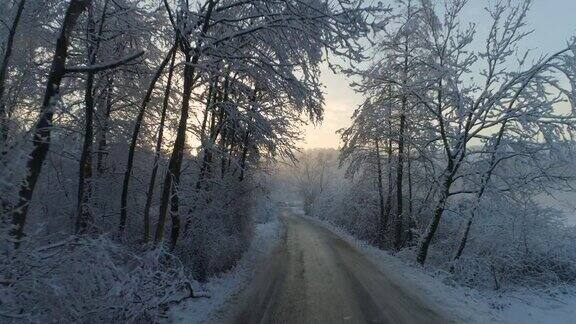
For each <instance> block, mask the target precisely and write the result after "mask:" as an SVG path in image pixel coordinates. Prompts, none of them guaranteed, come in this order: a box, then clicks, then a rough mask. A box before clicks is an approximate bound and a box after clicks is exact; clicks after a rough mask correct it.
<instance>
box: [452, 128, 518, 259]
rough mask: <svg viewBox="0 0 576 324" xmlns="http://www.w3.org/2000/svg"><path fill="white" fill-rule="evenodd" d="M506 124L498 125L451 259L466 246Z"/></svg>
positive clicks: (490, 175) (457, 255)
mask: <svg viewBox="0 0 576 324" xmlns="http://www.w3.org/2000/svg"><path fill="white" fill-rule="evenodd" d="M506 124H507V123H506V122H504V123H503V124H502V126H501V127H500V130H499V131H498V134H497V135H496V141H495V142H494V147H493V150H492V153H491V155H490V163H489V164H488V171H487V172H486V173H485V174H484V176H483V177H482V181H481V184H480V189H479V190H478V193H476V199H475V201H474V206H473V207H472V209H471V211H470V217H469V218H468V220H467V221H466V225H465V226H464V230H463V231H462V238H461V239H460V244H459V245H458V249H457V250H456V253H455V254H454V257H453V258H452V261H456V260H458V259H460V257H461V256H462V253H463V252H464V248H466V242H467V241H468V235H469V234H470V227H472V222H473V221H474V217H475V216H476V211H477V210H478V208H479V206H480V201H481V200H482V196H484V193H485V192H486V187H487V186H488V183H489V182H490V178H491V177H492V173H493V172H494V169H495V168H496V165H497V164H498V162H497V158H496V153H497V152H498V148H499V147H500V143H502V137H503V136H504V132H505V131H506ZM450 270H454V268H453V267H451V268H450Z"/></svg>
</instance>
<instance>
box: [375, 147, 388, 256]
mask: <svg viewBox="0 0 576 324" xmlns="http://www.w3.org/2000/svg"><path fill="white" fill-rule="evenodd" d="M375 143H376V167H377V168H376V169H377V172H378V198H379V202H380V209H379V221H380V226H378V245H379V246H380V248H384V237H385V235H386V226H387V225H388V220H387V219H386V217H385V216H386V214H385V213H384V188H383V183H382V181H383V180H382V160H381V156H380V144H379V141H378V139H377V140H376V141H375Z"/></svg>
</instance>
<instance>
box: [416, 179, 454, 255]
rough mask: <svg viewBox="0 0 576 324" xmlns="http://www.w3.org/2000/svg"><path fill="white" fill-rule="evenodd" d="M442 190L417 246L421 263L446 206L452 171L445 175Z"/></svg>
mask: <svg viewBox="0 0 576 324" xmlns="http://www.w3.org/2000/svg"><path fill="white" fill-rule="evenodd" d="M442 186H443V188H442V189H443V190H442V193H441V196H440V199H439V200H438V202H437V203H436V207H435V208H434V215H433V217H432V221H431V222H430V224H429V225H428V229H427V231H426V233H425V234H424V236H423V237H422V241H421V242H420V246H419V248H418V256H417V258H416V261H417V262H418V263H420V264H421V265H424V263H425V262H426V257H427V256H428V249H429V248H430V243H431V242H432V239H433V238H434V234H436V231H437V230H438V225H439V224H440V219H441V218H442V214H443V213H444V208H445V207H446V202H447V201H448V195H449V192H450V188H451V186H452V173H451V172H450V175H448V176H446V178H445V180H444V182H443V184H442Z"/></svg>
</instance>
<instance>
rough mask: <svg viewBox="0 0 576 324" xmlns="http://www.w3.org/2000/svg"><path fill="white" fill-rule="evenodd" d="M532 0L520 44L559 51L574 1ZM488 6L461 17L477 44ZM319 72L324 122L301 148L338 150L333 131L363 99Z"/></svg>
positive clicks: (475, 3)
mask: <svg viewBox="0 0 576 324" xmlns="http://www.w3.org/2000/svg"><path fill="white" fill-rule="evenodd" d="M389 1H390V0H389ZM511 1H512V2H515V1H519V0H511ZM533 1H534V3H533V5H532V9H531V11H530V13H529V16H528V23H529V24H530V28H531V29H534V32H533V33H532V34H531V35H529V36H528V37H526V39H525V40H524V41H523V45H524V46H525V49H531V50H533V51H534V52H533V53H535V54H538V53H541V54H545V53H549V52H556V51H558V50H560V49H562V48H563V47H565V46H566V42H567V40H568V39H570V37H572V36H576V0H533ZM489 3H490V0H470V1H469V4H468V6H467V7H466V9H465V11H464V13H463V16H462V21H463V22H474V23H476V24H477V27H476V29H477V40H478V41H481V40H482V39H484V38H485V35H486V34H487V30H488V28H489V26H490V19H489V16H488V13H487V12H486V11H485V10H484V8H485V7H486V6H487V5H488V4H489ZM322 71H323V73H322V82H323V84H324V86H325V98H326V106H325V115H324V121H323V123H322V124H321V125H318V126H313V125H309V126H308V127H306V128H305V129H304V131H305V134H304V141H303V142H302V145H301V146H302V147H304V148H315V147H324V148H326V147H329V148H338V147H339V145H340V138H339V136H338V134H336V131H337V130H338V129H341V128H345V127H347V126H348V125H350V117H351V116H352V113H353V112H354V109H355V108H356V107H357V106H358V105H359V104H360V103H361V102H362V97H361V96H360V95H359V94H356V93H355V92H354V90H353V89H352V88H350V86H349V83H350V80H349V79H348V78H347V77H346V76H343V75H336V74H334V73H332V71H330V70H329V69H328V68H323V69H322Z"/></svg>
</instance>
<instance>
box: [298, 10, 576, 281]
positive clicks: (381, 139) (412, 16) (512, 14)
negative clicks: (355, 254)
mask: <svg viewBox="0 0 576 324" xmlns="http://www.w3.org/2000/svg"><path fill="white" fill-rule="evenodd" d="M469 6H470V4H469V3H468V2H467V1H457V0H446V1H439V2H432V1H416V0H398V1H394V5H393V11H392V13H391V14H390V15H386V17H384V18H382V20H381V22H382V29H381V30H380V31H378V32H377V33H376V35H375V38H374V48H373V60H372V64H371V65H370V66H369V67H367V68H365V69H354V70H350V71H349V72H350V74H351V75H354V76H356V77H357V78H358V82H357V83H356V84H355V87H356V89H357V90H358V91H359V92H361V93H362V94H363V95H364V97H365V101H364V102H363V104H362V105H360V106H359V107H358V108H357V109H356V111H355V112H354V115H353V116H352V124H351V126H350V127H348V128H346V129H343V130H342V131H341V135H342V140H343V147H342V149H341V152H340V157H339V158H340V164H341V166H343V168H344V169H345V170H346V176H347V177H349V178H350V179H351V180H349V181H345V180H344V179H343V178H338V177H336V178H337V179H338V180H333V179H332V180H329V179H328V178H334V177H325V176H324V179H326V180H324V181H326V183H324V184H323V185H321V186H320V185H310V183H320V182H321V180H320V178H322V177H321V176H319V175H318V176H315V178H313V179H312V181H311V182H310V181H300V183H301V185H300V187H301V188H302V187H305V188H313V190H309V191H310V192H312V194H310V193H309V192H306V194H305V196H306V197H307V198H306V199H307V200H308V205H310V204H311V203H310V201H314V204H313V205H314V206H313V207H312V208H310V207H309V206H308V207H307V208H308V209H310V210H311V213H312V214H316V215H318V216H319V217H323V218H327V219H332V220H336V221H337V223H339V224H340V225H343V226H345V227H347V228H348V229H350V230H351V231H353V232H354V233H355V234H357V235H358V236H360V237H361V238H363V239H366V240H369V241H371V242H373V243H374V244H375V245H377V246H379V247H381V248H383V249H390V250H392V251H396V252H398V253H400V254H401V255H408V258H410V259H411V260H413V261H416V262H417V263H419V264H421V265H424V264H425V263H426V261H427V260H428V259H430V258H429V256H432V262H433V264H434V265H436V266H440V267H442V268H445V269H446V270H449V271H451V272H452V274H453V275H454V276H455V277H457V278H461V279H462V281H464V282H466V283H467V284H474V285H482V286H494V287H496V288H498V287H500V286H501V285H502V283H503V282H505V283H510V282H517V283H518V282H523V283H525V282H526V280H534V282H536V283H538V284H543V283H549V282H568V281H569V282H573V281H574V280H576V265H575V264H574V262H573V257H574V255H575V254H574V252H575V251H574V249H573V248H571V245H570V242H571V241H573V238H574V231H573V230H570V229H569V228H567V227H566V225H565V224H563V221H562V220H561V219H562V215H561V212H560V211H558V210H554V209H551V208H550V207H555V206H550V204H543V203H542V202H543V200H545V199H546V197H547V196H548V195H550V194H552V195H554V194H555V193H558V192H562V191H572V185H573V178H574V172H573V166H572V163H570V161H571V159H572V158H573V147H574V142H573V135H574V130H575V126H576V115H575V113H574V105H573V103H574V88H573V85H574V81H575V80H576V74H575V72H576V65H575V59H574V57H575V54H576V52H575V51H574V49H575V47H574V41H573V40H570V41H569V42H568V45H567V47H566V48H560V49H558V51H557V52H554V53H552V54H546V55H542V56H538V57H532V56H531V55H529V54H530V53H529V52H528V53H525V52H522V51H521V50H520V49H521V48H522V40H523V39H524V38H525V37H526V36H527V35H529V34H530V33H531V29H530V27H529V25H528V23H527V21H526V18H527V15H528V12H529V9H530V6H531V1H520V2H497V3H494V4H493V5H491V6H489V7H488V8H487V9H486V11H485V12H484V14H485V15H486V16H487V17H489V18H490V19H491V24H490V25H488V26H476V25H474V24H473V23H471V22H468V21H465V20H464V19H463V16H464V11H465V10H467V9H469ZM480 29H483V30H485V29H487V30H488V33H487V35H486V38H485V39H484V38H482V37H480V36H477V34H478V31H479V30H480ZM326 154H327V153H318V152H310V153H308V155H307V156H308V157H307V158H305V159H304V161H316V162H308V164H310V165H311V166H309V167H307V168H305V169H312V170H323V169H324V168H320V167H319V166H318V165H324V164H326V161H325V160H326ZM304 164H306V163H304ZM329 164H330V163H329ZM300 168H302V166H301V167H300ZM331 172H336V171H331ZM298 174H300V176H299V178H300V179H302V178H303V177H302V174H305V173H303V172H302V171H299V172H298ZM342 177H344V175H342ZM302 183H307V184H306V185H302ZM330 183H332V184H331V185H330ZM319 188H323V189H322V190H320V189H319ZM327 188H328V189H327ZM306 190H308V189H306ZM548 200H549V199H548ZM556 205H557V204H556ZM527 278H529V279H527Z"/></svg>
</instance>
